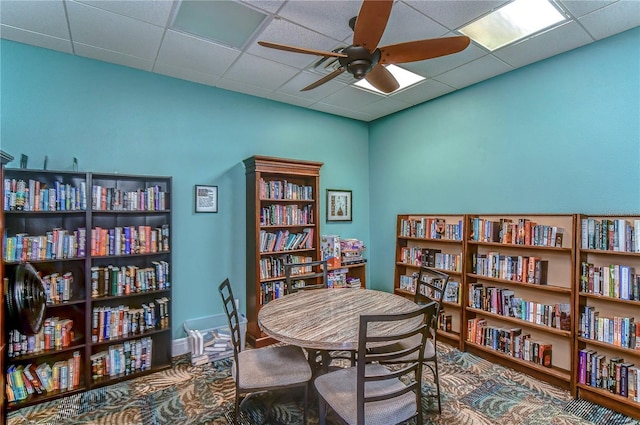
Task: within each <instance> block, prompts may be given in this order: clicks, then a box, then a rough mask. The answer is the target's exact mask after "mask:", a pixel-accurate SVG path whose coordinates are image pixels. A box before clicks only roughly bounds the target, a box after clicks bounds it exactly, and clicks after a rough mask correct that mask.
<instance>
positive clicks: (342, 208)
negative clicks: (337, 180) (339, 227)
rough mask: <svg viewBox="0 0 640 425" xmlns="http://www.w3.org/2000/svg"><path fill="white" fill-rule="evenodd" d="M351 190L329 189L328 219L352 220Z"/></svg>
mask: <svg viewBox="0 0 640 425" xmlns="http://www.w3.org/2000/svg"><path fill="white" fill-rule="evenodd" d="M351 201H352V197H351V191H350V190H337V189H327V221H351V213H352V202H351Z"/></svg>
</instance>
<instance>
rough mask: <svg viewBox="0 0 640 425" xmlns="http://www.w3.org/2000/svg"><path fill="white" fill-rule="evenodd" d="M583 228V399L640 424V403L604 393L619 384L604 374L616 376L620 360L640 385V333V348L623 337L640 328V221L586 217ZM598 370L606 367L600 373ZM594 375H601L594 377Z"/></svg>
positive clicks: (579, 267) (579, 276) (578, 307)
mask: <svg viewBox="0 0 640 425" xmlns="http://www.w3.org/2000/svg"><path fill="white" fill-rule="evenodd" d="M578 226H579V231H578V232H576V233H577V234H576V245H577V247H578V255H577V261H576V272H575V274H576V279H575V287H576V293H577V296H576V299H575V304H574V311H575V312H576V316H575V317H576V328H575V335H576V340H577V344H576V346H575V347H574V352H573V360H574V366H573V369H574V371H575V376H576V386H577V395H578V397H580V398H583V399H586V400H589V401H592V402H594V403H598V404H601V405H603V406H605V407H608V408H610V409H613V410H616V411H618V412H621V413H624V414H625V415H628V416H632V417H635V418H636V419H640V402H638V401H634V400H632V399H631V398H629V397H627V395H628V393H627V395H625V394H621V391H620V390H619V388H620V387H619V386H618V387H617V389H616V386H615V384H614V385H613V386H612V387H613V392H612V391H610V390H609V388H603V386H606V385H607V384H609V383H613V382H615V381H613V380H612V381H611V382H606V381H605V378H602V377H603V376H605V375H604V374H603V372H602V370H603V368H604V370H605V371H606V372H609V373H611V372H613V373H616V366H615V363H617V361H615V362H612V360H615V359H619V360H620V361H621V363H620V365H622V364H625V368H626V369H627V373H628V374H629V373H631V372H629V369H628V368H629V364H634V365H635V366H634V367H635V368H636V371H635V372H634V373H636V374H637V375H638V376H637V378H636V379H640V340H639V339H640V331H636V335H637V337H636V340H639V341H637V342H636V341H634V342H635V345H634V346H630V344H629V341H630V340H631V338H628V339H627V338H626V337H623V333H624V331H623V330H624V328H625V327H627V328H628V327H629V322H632V323H633V322H635V326H636V327H640V298H639V296H638V289H636V290H635V293H634V289H633V288H634V286H635V288H637V286H638V284H639V283H638V279H639V278H640V274H636V273H640V216H587V215H580V216H578ZM605 275H608V276H605ZM623 276H624V277H623ZM623 280H626V283H623ZM634 280H635V282H634ZM616 318H620V319H618V320H616ZM625 318H626V319H627V325H626V326H625V325H624V321H625V320H624V319H625ZM609 319H611V320H609ZM609 323H613V324H614V327H613V329H606V328H607V327H609V326H610V325H609ZM633 326H634V325H631V328H632V329H633ZM618 328H620V329H618ZM605 329H606V330H605ZM616 334H617V335H616ZM602 356H604V357H602ZM594 364H596V365H597V364H600V367H598V368H594V367H593V366H594ZM582 369H583V370H582ZM591 370H594V371H596V373H595V374H593V375H591V374H589V371H591ZM581 374H582V378H581ZM588 375H590V376H588ZM627 381H628V379H627ZM639 398H640V397H639Z"/></svg>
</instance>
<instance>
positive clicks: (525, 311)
mask: <svg viewBox="0 0 640 425" xmlns="http://www.w3.org/2000/svg"><path fill="white" fill-rule="evenodd" d="M468 303H469V307H471V308H477V309H480V310H484V311H488V312H490V313H494V314H499V315H501V316H506V317H513V318H516V319H520V320H524V321H526V322H530V323H535V324H537V325H544V326H549V327H552V328H556V329H561V330H563V331H570V330H571V304H569V303H556V304H544V303H539V302H534V301H527V300H524V299H522V298H520V297H516V296H515V291H513V290H511V289H506V288H496V287H493V286H486V287H485V286H484V285H483V284H481V283H470V284H469V300H468Z"/></svg>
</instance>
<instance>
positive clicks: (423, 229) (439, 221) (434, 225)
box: [399, 217, 463, 241]
mask: <svg viewBox="0 0 640 425" xmlns="http://www.w3.org/2000/svg"><path fill="white" fill-rule="evenodd" d="M462 229H463V225H462V220H459V221H458V222H457V223H447V221H446V219H444V218H435V217H421V218H417V219H416V218H411V219H408V220H407V219H401V220H400V231H399V234H400V236H404V237H409V238H425V239H446V240H454V241H461V240H462V238H463V232H462Z"/></svg>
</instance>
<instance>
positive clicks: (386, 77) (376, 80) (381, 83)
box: [365, 64, 400, 93]
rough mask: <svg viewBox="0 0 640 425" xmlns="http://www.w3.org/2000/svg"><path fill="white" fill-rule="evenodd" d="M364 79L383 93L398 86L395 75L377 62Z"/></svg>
mask: <svg viewBox="0 0 640 425" xmlns="http://www.w3.org/2000/svg"><path fill="white" fill-rule="evenodd" d="M365 79H366V80H367V81H368V82H369V83H370V84H371V85H372V86H373V87H375V88H377V89H378V90H380V91H381V92H384V93H391V92H392V91H395V90H397V89H398V87H400V84H398V81H397V80H396V79H395V77H394V76H393V75H392V74H391V72H389V71H388V70H387V68H385V67H384V66H382V65H380V64H377V65H376V66H374V67H373V69H372V70H371V71H370V72H369V73H368V74H367V76H366V77H365Z"/></svg>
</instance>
